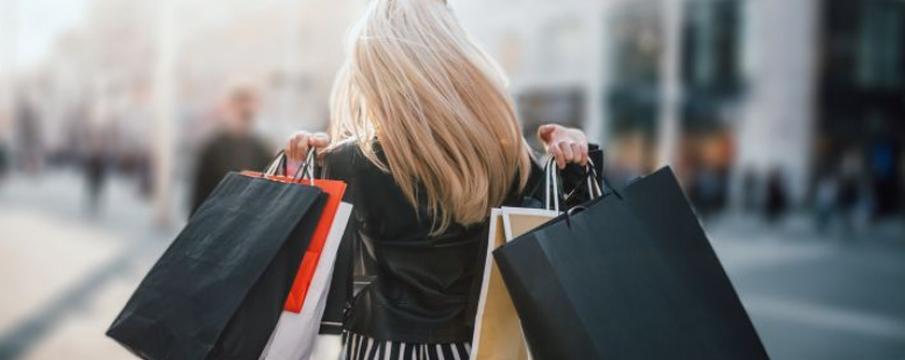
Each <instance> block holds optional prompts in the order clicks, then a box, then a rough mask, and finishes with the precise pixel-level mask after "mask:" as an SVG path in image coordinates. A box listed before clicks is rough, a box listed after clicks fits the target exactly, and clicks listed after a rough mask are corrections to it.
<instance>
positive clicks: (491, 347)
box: [471, 209, 529, 360]
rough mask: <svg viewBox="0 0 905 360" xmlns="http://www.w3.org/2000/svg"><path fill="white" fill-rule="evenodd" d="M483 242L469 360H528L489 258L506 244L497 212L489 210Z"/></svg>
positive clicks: (513, 314) (511, 308)
mask: <svg viewBox="0 0 905 360" xmlns="http://www.w3.org/2000/svg"><path fill="white" fill-rule="evenodd" d="M487 238H488V239H487V241H488V243H487V256H486V260H485V265H484V269H485V270H484V278H483V283H482V284H481V295H480V299H479V300H478V309H477V316H476V318H475V327H474V335H473V338H472V342H471V344H472V348H471V349H472V350H471V359H472V360H528V358H529V355H528V349H527V347H526V346H525V340H524V336H522V329H521V325H519V319H518V314H517V313H516V312H515V307H514V306H513V305H512V299H510V298H509V293H508V292H507V291H506V287H505V285H504V284H503V279H502V278H501V277H500V273H499V269H497V267H496V264H495V263H494V262H493V257H492V256H491V252H492V251H493V250H495V249H496V248H498V247H500V246H502V245H503V244H504V243H505V242H506V239H505V235H504V229H503V220H502V210H500V209H493V210H491V214H490V231H489V234H488V237H487Z"/></svg>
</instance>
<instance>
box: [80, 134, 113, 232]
mask: <svg viewBox="0 0 905 360" xmlns="http://www.w3.org/2000/svg"><path fill="white" fill-rule="evenodd" d="M88 146H89V147H88V153H87V154H85V158H84V159H83V163H82V170H83V171H84V174H85V185H86V194H87V199H88V201H87V212H88V215H90V216H97V215H98V214H99V213H100V207H101V199H102V197H103V193H104V187H105V185H106V183H107V175H108V174H107V173H108V171H107V170H108V164H109V161H108V155H109V154H108V153H107V148H106V143H105V141H104V138H103V137H102V136H100V135H96V136H93V137H92V138H91V141H90V143H89V144H88Z"/></svg>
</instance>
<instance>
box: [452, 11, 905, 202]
mask: <svg viewBox="0 0 905 360" xmlns="http://www.w3.org/2000/svg"><path fill="white" fill-rule="evenodd" d="M676 1H678V3H679V6H669V5H671V4H675V2H672V0H640V1H639V0H594V1H588V0H568V1H556V2H549V1H543V0H494V1H481V2H480V3H478V2H474V3H468V4H466V3H465V2H463V3H462V4H460V5H459V6H457V8H458V9H459V15H460V18H461V19H462V21H463V22H464V23H465V24H466V26H467V27H468V28H469V30H471V31H472V32H473V33H474V35H475V37H476V38H477V39H478V40H479V41H480V42H482V43H483V44H484V45H485V46H486V47H487V48H488V49H489V50H490V52H491V53H492V55H493V56H494V57H495V58H497V59H500V62H501V63H502V65H503V67H504V68H506V70H507V71H508V72H509V74H510V75H511V77H512V84H511V85H512V91H513V92H514V94H515V96H516V98H517V100H518V103H519V107H520V113H521V114H522V119H523V120H524V121H525V123H526V125H527V127H529V128H532V127H533V126H535V125H537V124H539V123H542V122H549V121H558V122H563V123H567V124H571V125H581V126H583V127H584V128H585V129H586V130H588V132H589V133H590V134H591V135H592V138H593V139H594V140H596V141H602V142H604V143H606V144H607V145H608V147H609V148H610V150H611V153H612V154H613V155H614V156H613V157H612V159H611V161H613V162H623V163H624V164H621V165H622V166H623V167H626V168H630V169H632V170H633V171H636V172H645V171H649V170H651V169H653V168H654V167H657V166H659V165H660V164H662V162H663V159H660V158H658V157H657V148H658V146H662V144H675V148H674V150H673V151H674V152H675V153H676V154H677V156H674V157H671V160H672V161H671V164H672V165H673V167H674V168H676V170H677V171H678V172H679V174H680V176H681V177H682V179H683V185H685V187H686V188H687V190H689V193H690V195H691V196H692V198H693V200H694V201H695V202H696V203H697V204H698V206H699V208H714V209H722V208H726V207H727V206H730V205H734V206H735V207H737V208H747V207H757V206H758V204H756V203H757V202H762V201H763V199H765V198H766V197H767V196H766V193H767V192H769V191H771V189H769V186H768V184H770V183H771V182H772V183H776V184H781V191H782V195H783V197H784V198H786V201H787V202H788V204H789V206H790V207H793V206H803V205H807V204H808V203H809V202H810V200H811V198H812V197H813V194H814V188H815V184H816V183H817V182H818V181H819V180H820V179H822V178H824V177H837V178H844V177H845V176H846V175H845V174H846V173H847V172H853V173H857V174H858V175H857V177H858V178H859V179H858V180H857V181H858V182H859V183H863V184H866V186H864V191H862V192H863V193H865V194H869V195H870V196H871V198H872V199H873V200H871V201H872V202H873V203H874V204H873V208H874V210H875V212H876V213H877V214H886V213H891V212H895V211H899V210H901V206H902V205H901V204H902V198H903V196H902V194H903V187H905V186H903V177H905V175H903V174H905V162H903V160H905V153H903V144H905V129H903V123H902V121H901V119H902V118H903V115H905V114H903V106H905V86H903V79H905V77H903V75H902V74H903V71H905V56H903V44H905V41H903V36H905V2H903V1H901V0H798V1H783V0H758V1H744V0H676ZM671 12H672V13H671ZM676 12H677V13H676ZM486 14H506V15H507V16H505V17H504V16H487V15H486ZM670 16H676V17H677V18H678V19H679V21H678V24H676V25H673V24H670V22H669V19H670ZM670 31H673V32H677V33H678V34H679V36H675V37H670V36H667V35H669V34H670ZM669 41H674V42H675V43H674V44H669V43H668V42H669ZM669 45H672V46H674V48H677V49H679V50H678V52H679V54H678V56H677V64H674V65H675V66H676V67H677V69H678V74H675V75H674V76H675V77H676V79H677V81H678V87H679V89H680V93H679V101H678V104H677V106H676V107H675V110H674V111H675V113H676V114H674V115H675V116H676V117H677V118H678V119H679V126H678V128H679V129H680V131H679V132H677V133H675V134H672V135H671V136H674V137H676V139H664V136H663V133H662V132H661V131H659V130H658V129H659V128H661V127H662V123H663V122H664V121H666V120H667V119H664V112H663V111H662V110H663V109H661V107H662V106H664V104H666V102H665V101H663V99H664V92H663V88H664V86H667V85H668V84H667V82H668V81H670V79H669V76H668V75H670V74H666V73H665V71H664V69H665V68H664V66H663V61H664V57H665V56H667V55H668V54H667V50H668V49H669ZM667 135H669V133H667ZM669 140H674V141H669ZM844 157H850V158H853V159H854V160H852V161H848V163H851V164H853V165H844V164H843V163H844V161H842V159H843V158H844ZM846 167H848V168H857V170H847V169H845V168H846ZM752 202H753V203H755V204H752ZM761 205H762V204H761Z"/></svg>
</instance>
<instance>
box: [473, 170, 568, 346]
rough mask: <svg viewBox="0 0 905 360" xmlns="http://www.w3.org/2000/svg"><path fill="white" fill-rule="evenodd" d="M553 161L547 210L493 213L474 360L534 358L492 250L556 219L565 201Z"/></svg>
mask: <svg viewBox="0 0 905 360" xmlns="http://www.w3.org/2000/svg"><path fill="white" fill-rule="evenodd" d="M553 169H554V168H553V167H552V159H551V161H548V164H547V167H546V169H545V176H546V179H545V184H544V192H545V198H546V203H545V207H546V209H534V208H517V207H503V208H500V209H493V210H491V214H490V228H489V232H488V239H487V241H488V243H487V255H486V259H485V264H484V269H485V270H484V277H483V280H482V284H481V292H480V297H479V300H478V307H477V315H476V318H475V326H474V335H473V336H472V356H471V359H472V360H528V359H531V356H530V354H529V351H528V347H527V345H526V342H525V338H524V335H523V334H522V329H521V325H520V323H519V319H518V314H517V313H516V311H515V307H514V306H513V304H512V299H511V298H510V297H509V292H508V291H507V290H506V286H505V284H504V283H503V279H502V278H501V277H500V272H499V269H498V268H497V265H496V264H495V263H494V261H493V256H492V253H493V250H496V249H497V248H499V247H500V246H502V245H504V244H505V243H506V242H507V241H510V240H512V239H513V238H514V237H515V236H518V235H521V234H523V233H525V232H527V231H529V230H531V229H533V228H535V227H537V226H539V225H541V224H543V223H544V222H546V221H548V220H550V219H552V218H554V217H556V216H557V215H558V214H559V212H558V210H557V209H558V208H559V206H560V204H561V202H562V199H563V198H564V197H563V195H562V194H561V193H560V192H559V188H558V187H557V186H556V185H558V183H557V182H556V181H555V180H554V178H553V175H554V173H553Z"/></svg>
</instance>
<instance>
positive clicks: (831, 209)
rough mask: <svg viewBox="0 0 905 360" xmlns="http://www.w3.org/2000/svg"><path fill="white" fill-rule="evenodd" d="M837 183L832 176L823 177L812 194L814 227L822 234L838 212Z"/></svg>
mask: <svg viewBox="0 0 905 360" xmlns="http://www.w3.org/2000/svg"><path fill="white" fill-rule="evenodd" d="M838 199H839V181H838V180H837V179H836V177H834V176H832V175H824V176H822V177H821V178H820V180H818V181H817V189H816V192H815V194H814V211H815V225H816V228H817V231H819V232H821V233H823V232H826V230H827V229H828V228H829V226H830V224H831V220H832V218H833V217H834V216H835V215H836V213H837V212H838V204H839V201H838Z"/></svg>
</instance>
